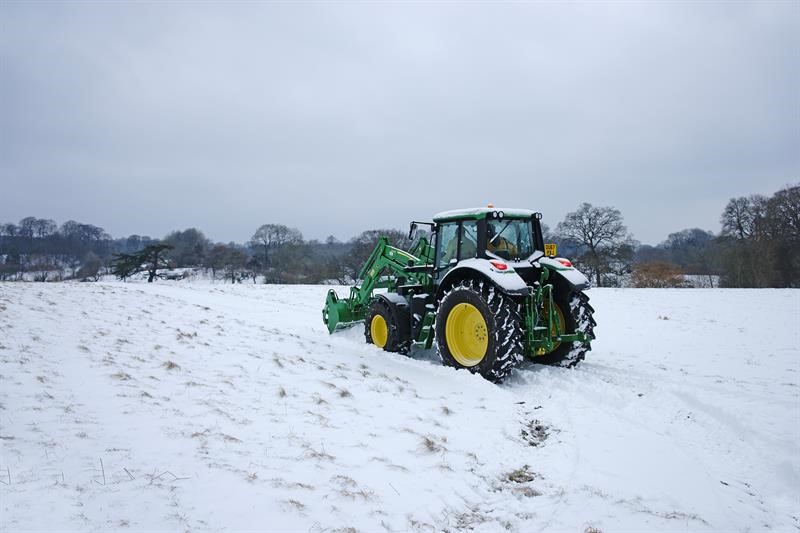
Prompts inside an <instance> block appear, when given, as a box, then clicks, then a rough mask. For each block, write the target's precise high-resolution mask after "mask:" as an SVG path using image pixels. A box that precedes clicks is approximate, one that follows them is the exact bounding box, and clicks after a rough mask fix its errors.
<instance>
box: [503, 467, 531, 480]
mask: <svg viewBox="0 0 800 533" xmlns="http://www.w3.org/2000/svg"><path fill="white" fill-rule="evenodd" d="M537 477H539V475H538V474H537V473H536V472H533V471H532V470H531V467H530V466H528V465H524V466H523V467H522V468H517V469H516V470H512V471H511V472H509V473H508V474H506V475H505V479H506V480H507V481H510V482H511V483H530V482H531V481H533V480H534V479H536V478H537Z"/></svg>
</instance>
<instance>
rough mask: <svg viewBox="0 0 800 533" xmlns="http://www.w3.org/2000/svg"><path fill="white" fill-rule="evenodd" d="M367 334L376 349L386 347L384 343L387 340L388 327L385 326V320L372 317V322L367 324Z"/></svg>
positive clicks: (379, 316)
mask: <svg viewBox="0 0 800 533" xmlns="http://www.w3.org/2000/svg"><path fill="white" fill-rule="evenodd" d="M369 334H370V336H371V337H372V343H373V344H374V345H375V346H377V347H378V348H383V347H384V346H386V342H387V341H388V340H389V326H387V325H386V319H385V318H383V317H382V316H381V315H375V316H374V317H372V322H370V323H369Z"/></svg>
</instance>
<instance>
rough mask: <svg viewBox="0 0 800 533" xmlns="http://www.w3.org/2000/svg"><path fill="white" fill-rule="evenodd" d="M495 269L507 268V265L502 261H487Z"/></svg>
mask: <svg viewBox="0 0 800 533" xmlns="http://www.w3.org/2000/svg"><path fill="white" fill-rule="evenodd" d="M489 262H490V263H491V264H492V266H493V267H495V268H496V269H497V270H508V265H507V264H505V263H503V262H502V261H489Z"/></svg>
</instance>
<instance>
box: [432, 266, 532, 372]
mask: <svg viewBox="0 0 800 533" xmlns="http://www.w3.org/2000/svg"><path fill="white" fill-rule="evenodd" d="M435 328H436V329H435V331H436V351H437V353H438V354H439V357H440V358H441V360H442V362H443V363H444V364H446V365H449V366H453V367H456V368H466V369H468V370H469V371H470V372H473V373H476V374H480V375H481V376H483V377H484V378H486V379H488V380H489V381H493V382H500V381H502V380H503V378H505V377H506V376H507V375H508V374H509V373H510V372H511V370H512V369H513V368H514V367H515V366H517V365H518V364H519V363H520V362H521V361H522V359H523V357H524V353H525V351H524V337H523V329H522V316H521V315H520V306H519V304H517V303H516V302H515V301H514V300H512V299H511V298H510V297H508V296H506V295H505V294H503V293H502V292H500V290H498V289H497V288H496V287H495V286H494V285H492V284H491V283H488V282H484V281H478V280H467V281H462V282H461V283H460V284H458V285H455V286H454V287H453V288H452V289H450V290H449V291H447V292H446V293H445V294H444V296H443V297H442V299H441V300H440V301H439V306H438V310H437V312H436V323H435Z"/></svg>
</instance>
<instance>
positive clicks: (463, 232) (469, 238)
mask: <svg viewBox="0 0 800 533" xmlns="http://www.w3.org/2000/svg"><path fill="white" fill-rule="evenodd" d="M458 235H459V241H460V244H461V246H460V247H459V252H458V259H459V260H461V259H470V258H472V257H475V256H477V255H478V222H477V221H475V220H465V221H463V222H462V223H461V229H460V230H459V232H458Z"/></svg>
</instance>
